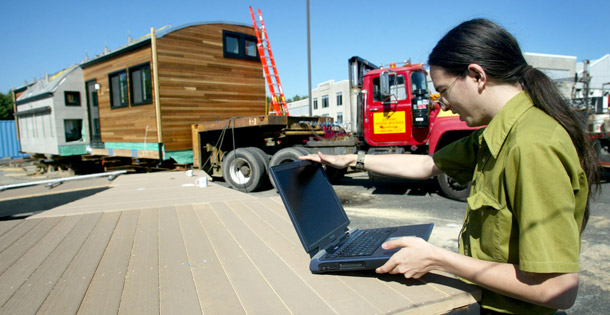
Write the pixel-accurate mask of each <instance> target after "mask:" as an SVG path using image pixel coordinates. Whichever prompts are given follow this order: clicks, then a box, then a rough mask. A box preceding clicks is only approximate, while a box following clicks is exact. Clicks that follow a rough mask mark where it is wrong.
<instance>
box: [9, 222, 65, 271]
mask: <svg viewBox="0 0 610 315" xmlns="http://www.w3.org/2000/svg"><path fill="white" fill-rule="evenodd" d="M32 221H34V220H32ZM36 221H40V222H39V223H40V224H38V225H36V227H35V228H33V229H31V230H30V231H29V232H27V233H26V234H25V235H23V236H22V237H21V238H19V239H18V240H16V241H15V242H14V243H13V244H11V246H10V247H8V248H7V249H6V250H4V251H2V253H1V254H0V274H2V273H3V272H4V271H6V269H8V268H9V267H10V266H12V265H13V263H15V262H16V261H17V260H18V259H20V258H21V256H23V255H24V254H25V253H26V252H27V251H28V250H29V249H30V248H32V246H34V245H35V244H37V243H38V242H39V241H40V239H41V238H43V237H44V236H45V235H46V234H47V233H48V232H49V231H50V230H51V229H52V228H53V227H54V226H55V225H57V224H58V223H59V221H61V219H60V218H53V219H49V220H36Z"/></svg>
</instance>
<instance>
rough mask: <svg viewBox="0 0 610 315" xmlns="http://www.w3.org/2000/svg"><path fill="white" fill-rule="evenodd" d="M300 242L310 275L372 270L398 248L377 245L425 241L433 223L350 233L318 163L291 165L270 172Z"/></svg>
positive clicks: (339, 206) (341, 206) (278, 167)
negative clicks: (416, 239) (410, 238)
mask: <svg viewBox="0 0 610 315" xmlns="http://www.w3.org/2000/svg"><path fill="white" fill-rule="evenodd" d="M270 172H271V177H272V178H273V181H274V182H275V186H276V188H277V190H278V192H279V194H280V196H281V197H282V201H283V202H284V206H285V207H286V210H287V211H288V214H289V216H290V219H291V221H292V224H293V225H294V228H295V230H296V232H297V234H298V235H299V239H300V240H301V243H302V244H303V247H304V248H305V251H306V252H307V253H308V254H309V255H310V257H311V262H310V264H309V269H310V270H311V272H312V273H328V272H343V271H354V270H371V269H376V268H377V267H380V266H382V265H383V264H385V262H386V261H387V260H388V259H389V258H390V257H391V256H392V255H393V254H394V253H395V252H397V251H398V250H399V249H394V250H384V249H383V248H381V245H382V244H383V243H384V242H385V241H387V240H391V239H395V238H400V237H402V236H417V237H421V238H423V239H425V240H428V238H429V237H430V233H431V232H432V227H433V226H434V225H433V224H420V225H407V226H395V227H387V228H380V229H365V230H359V229H349V228H348V226H349V224H350V221H349V219H348V217H347V214H346V213H345V210H344V209H343V205H342V204H341V201H340V200H339V198H338V197H337V194H336V193H335V190H334V189H333V186H332V185H331V184H330V181H329V180H328V177H327V176H326V172H324V169H323V168H322V166H321V164H320V163H314V162H311V161H294V162H289V163H284V164H280V165H276V166H272V167H271V168H270Z"/></svg>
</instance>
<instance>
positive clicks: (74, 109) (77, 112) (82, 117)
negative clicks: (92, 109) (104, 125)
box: [53, 68, 89, 156]
mask: <svg viewBox="0 0 610 315" xmlns="http://www.w3.org/2000/svg"><path fill="white" fill-rule="evenodd" d="M66 91H70V92H78V93H79V96H80V105H78V106H76V105H73V106H68V105H66V99H65V92H66ZM53 111H54V118H55V124H56V126H57V145H58V150H59V154H60V155H64V156H65V155H76V154H85V153H86V152H87V151H86V145H87V144H88V139H89V136H88V135H89V124H88V122H87V95H86V94H85V82H84V81H83V70H82V69H81V68H76V69H74V71H72V72H71V73H70V74H69V75H68V76H66V78H64V79H63V81H62V82H61V83H60V84H59V85H58V86H57V89H56V90H55V92H54V93H53ZM66 120H79V121H80V122H81V126H82V127H81V130H79V132H80V135H81V139H80V140H75V141H70V142H69V141H67V140H66V129H65V126H66V124H65V121H66Z"/></svg>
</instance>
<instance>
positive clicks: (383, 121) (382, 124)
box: [373, 112, 407, 134]
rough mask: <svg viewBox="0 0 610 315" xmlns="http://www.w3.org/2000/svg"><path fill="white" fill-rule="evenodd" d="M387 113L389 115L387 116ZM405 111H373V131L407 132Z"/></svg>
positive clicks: (378, 132) (381, 132) (379, 132)
mask: <svg viewBox="0 0 610 315" xmlns="http://www.w3.org/2000/svg"><path fill="white" fill-rule="evenodd" d="M386 115H387V116H386ZM406 131H407V130H406V127H405V112H393V113H389V115H388V114H385V113H373V133H375V134H384V133H405V132H406Z"/></svg>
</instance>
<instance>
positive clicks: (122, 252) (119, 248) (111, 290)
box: [78, 211, 140, 314]
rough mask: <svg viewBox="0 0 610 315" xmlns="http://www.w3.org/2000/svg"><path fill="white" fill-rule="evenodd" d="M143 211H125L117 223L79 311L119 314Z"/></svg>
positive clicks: (83, 312) (81, 312)
mask: <svg viewBox="0 0 610 315" xmlns="http://www.w3.org/2000/svg"><path fill="white" fill-rule="evenodd" d="M139 216H140V211H125V212H123V213H122V214H121V218H120V220H119V222H118V223H117V226H116V229H115V231H114V233H113V234H112V238H111V239H110V242H109V243H108V247H107V248H106V252H105V253H104V257H103V258H102V259H101V261H100V264H99V266H98V268H97V271H96V272H95V275H94V277H93V279H92V280H91V284H90V285H89V288H88V289H87V293H86V295H85V298H84V299H83V302H82V304H81V306H80V308H79V309H78V313H79V314H116V313H118V311H119V305H120V303H121V295H122V293H123V285H124V283H125V275H126V274H127V267H128V265H129V258H130V257H131V249H132V247H133V241H134V236H135V231H136V227H137V224H138V218H139Z"/></svg>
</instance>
